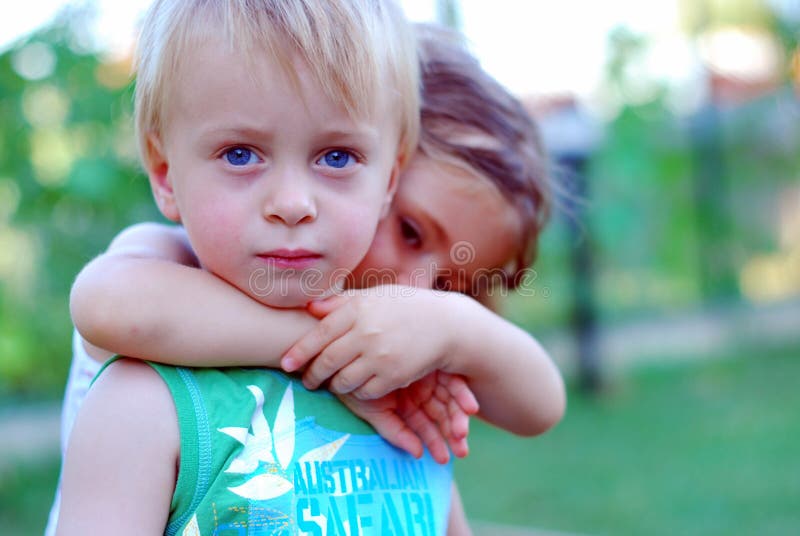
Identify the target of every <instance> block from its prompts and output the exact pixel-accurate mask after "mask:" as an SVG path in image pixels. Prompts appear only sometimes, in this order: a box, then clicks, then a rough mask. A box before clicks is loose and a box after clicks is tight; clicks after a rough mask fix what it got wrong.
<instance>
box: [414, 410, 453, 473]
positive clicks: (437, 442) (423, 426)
mask: <svg viewBox="0 0 800 536" xmlns="http://www.w3.org/2000/svg"><path fill="white" fill-rule="evenodd" d="M403 417H404V419H405V422H406V424H407V425H408V426H409V428H411V430H413V431H414V433H416V434H417V436H418V437H419V438H421V439H422V442H423V443H424V444H425V446H426V447H428V452H430V454H431V457H432V458H433V459H434V460H435V461H436V462H437V463H441V464H444V463H447V462H448V461H450V452H449V450H448V449H447V442H446V440H445V437H444V436H443V435H442V433H441V432H440V431H439V428H437V426H436V425H435V424H434V423H433V421H431V420H430V419H429V418H428V417H427V416H426V415H425V413H424V412H423V411H422V410H420V409H419V408H417V407H412V406H411V405H410V404H409V406H408V408H407V410H406V411H405V413H404V415H403Z"/></svg>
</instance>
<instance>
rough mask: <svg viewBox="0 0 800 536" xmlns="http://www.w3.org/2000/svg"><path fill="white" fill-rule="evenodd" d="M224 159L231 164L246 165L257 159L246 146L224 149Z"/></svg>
mask: <svg viewBox="0 0 800 536" xmlns="http://www.w3.org/2000/svg"><path fill="white" fill-rule="evenodd" d="M225 159H226V160H227V161H228V163H229V164H231V165H233V166H246V165H248V164H252V163H254V162H256V161H258V156H256V154H255V153H254V152H253V151H251V150H250V149H247V148H246V147H234V148H233V149H228V150H227V151H225Z"/></svg>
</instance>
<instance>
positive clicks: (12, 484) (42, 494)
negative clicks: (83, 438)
mask: <svg viewBox="0 0 800 536" xmlns="http://www.w3.org/2000/svg"><path fill="white" fill-rule="evenodd" d="M59 464H60V461H59V460H58V458H55V457H54V458H51V459H47V460H43V461H42V462H41V463H39V464H37V465H32V464H30V463H26V464H24V465H18V466H16V467H13V468H8V469H4V470H3V472H2V474H0V527H2V531H0V532H2V533H3V534H8V535H12V534H13V535H14V536H29V535H30V536H33V535H34V534H35V535H37V536H41V535H42V534H43V533H44V527H45V525H46V524H47V516H48V514H49V513H50V505H51V504H52V502H53V492H54V491H55V489H56V482H57V481H58V469H59Z"/></svg>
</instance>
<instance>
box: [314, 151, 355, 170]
mask: <svg viewBox="0 0 800 536" xmlns="http://www.w3.org/2000/svg"><path fill="white" fill-rule="evenodd" d="M355 163H356V157H355V156H354V155H353V154H352V153H350V152H348V151H342V150H339V149H334V150H333V151H328V152H327V153H325V154H324V155H322V156H321V157H320V159H319V160H317V164H319V165H325V166H329V167H332V168H335V169H343V168H346V167H348V166H352V165H354V164H355Z"/></svg>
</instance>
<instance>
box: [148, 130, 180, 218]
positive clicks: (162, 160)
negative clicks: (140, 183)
mask: <svg viewBox="0 0 800 536" xmlns="http://www.w3.org/2000/svg"><path fill="white" fill-rule="evenodd" d="M146 151H147V175H148V177H149V178H150V189H151V190H152V191H153V197H154V198H155V200H156V205H158V210H160V211H161V214H163V215H164V217H165V218H167V219H168V220H172V221H174V222H176V223H180V221H181V215H180V212H179V211H178V204H177V203H176V202H175V192H174V190H173V189H172V181H171V177H170V174H169V162H168V161H167V157H166V154H165V153H164V149H163V145H162V143H161V139H160V138H159V137H158V135H156V134H154V133H150V134H148V135H147V148H146Z"/></svg>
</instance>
